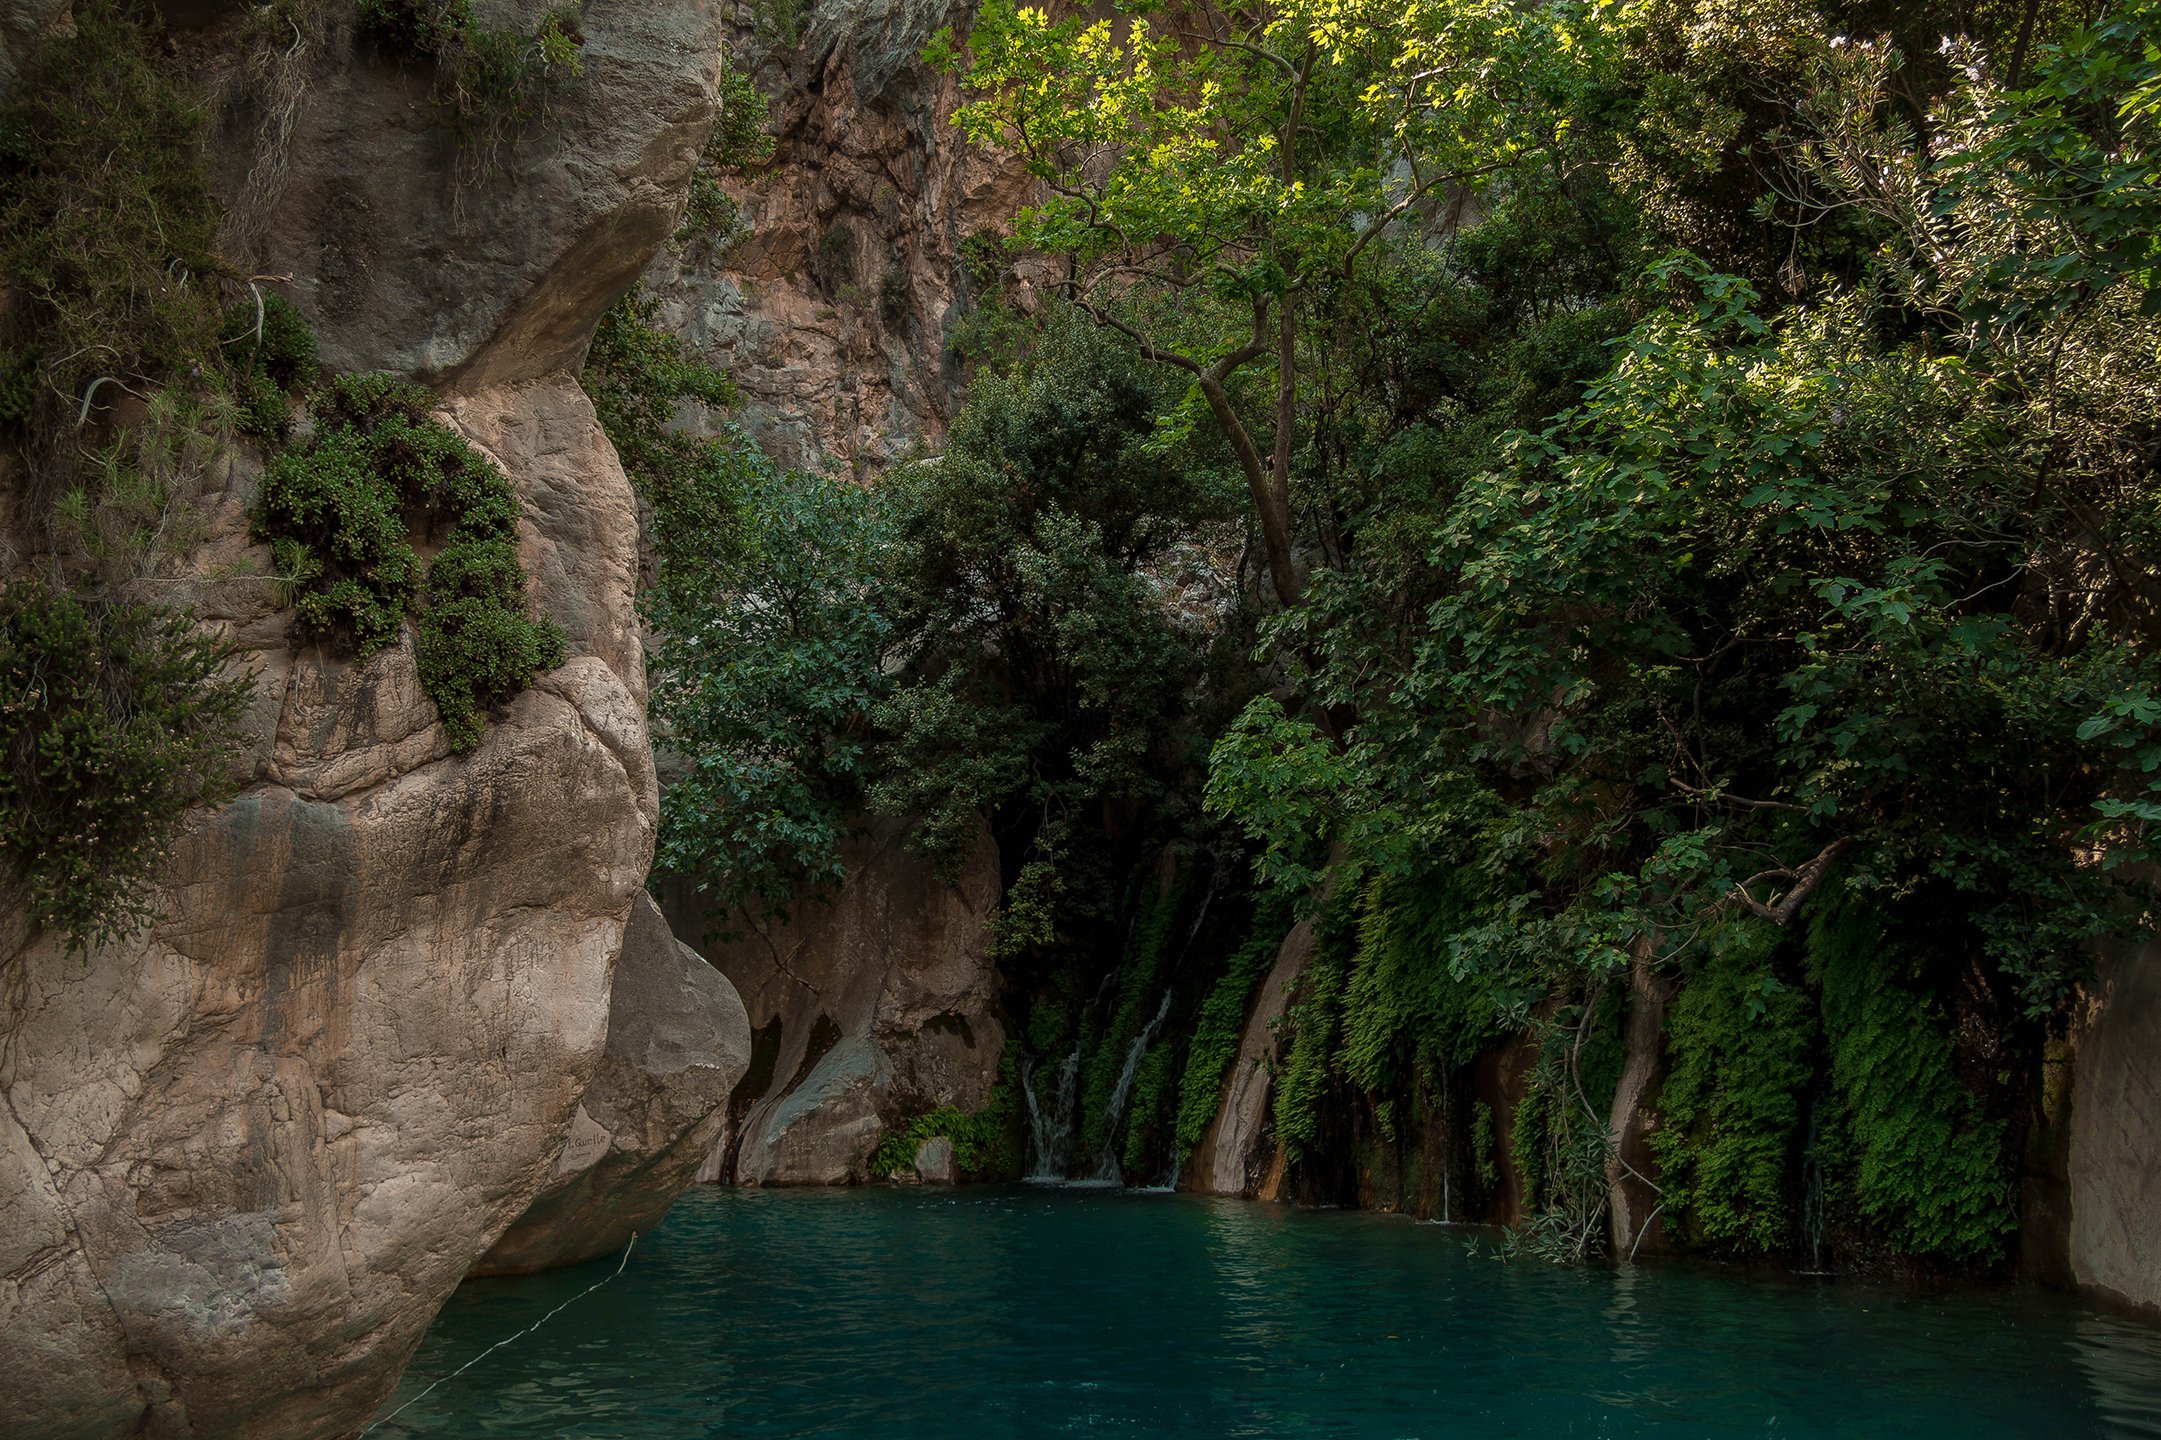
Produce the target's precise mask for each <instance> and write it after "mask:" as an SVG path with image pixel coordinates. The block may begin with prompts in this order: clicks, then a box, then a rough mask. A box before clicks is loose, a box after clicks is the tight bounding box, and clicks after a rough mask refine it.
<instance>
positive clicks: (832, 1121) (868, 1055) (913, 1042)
mask: <svg viewBox="0 0 2161 1440" xmlns="http://www.w3.org/2000/svg"><path fill="white" fill-rule="evenodd" d="M905 836H906V831H905V828H904V827H903V826H901V825H899V824H897V823H894V822H890V821H887V822H881V823H879V824H878V825H876V826H875V827H874V828H872V829H871V830H870V831H869V832H867V833H865V834H863V835H860V836H858V837H856V838H855V839H853V840H851V841H850V842H849V843H848V844H847V846H846V849H845V852H844V857H845V860H846V863H847V875H848V878H847V881H846V882H845V883H844V884H843V885H842V886H841V887H840V889H839V891H838V892H837V893H836V894H834V895H833V896H831V897H829V898H825V899H816V898H813V899H807V900H804V901H801V902H799V903H798V904H797V905H796V906H795V907H794V909H793V912H792V913H791V915H790V916H789V918H788V919H786V920H784V921H781V922H778V923H775V924H772V925H767V926H762V927H760V928H758V929H757V930H755V931H753V932H752V933H748V934H744V935H739V936H737V937H735V938H733V939H723V940H722V941H721V943H718V944H715V945H713V946H711V947H709V949H708V951H707V953H708V954H710V955H711V956H712V959H713V963H714V964H715V965H717V966H719V967H720V969H721V970H722V972H723V973H725V974H726V975H727V977H728V978H729V979H730V980H731V981H733V982H734V984H735V987H736V989H737V990H738V991H740V992H741V994H742V996H743V1004H744V1006H745V1007H746V1008H747V1009H748V1011H749V1012H750V1024H751V1030H752V1036H753V1041H754V1045H753V1057H752V1064H751V1069H750V1073H749V1075H748V1076H747V1077H746V1078H745V1080H744V1082H743V1084H742V1086H741V1087H740V1088H739V1089H738V1091H737V1093H736V1095H735V1097H734V1100H733V1103H732V1106H731V1123H730V1125H729V1128H728V1130H727V1131H726V1133H725V1134H724V1135H723V1137H722V1141H721V1143H720V1144H719V1145H718V1146H716V1147H715V1148H714V1151H713V1153H712V1155H711V1156H710V1157H709V1159H708V1161H707V1163H706V1165H705V1167H704V1169H703V1170H702V1172H701V1178H703V1179H706V1180H717V1181H722V1182H731V1183H737V1184H745V1185H841V1184H848V1183H852V1182H855V1181H861V1180H864V1179H867V1178H869V1173H870V1161H871V1156H872V1154H873V1153H874V1152H875V1151H876V1150H877V1148H878V1142H879V1141H880V1139H882V1138H883V1136H884V1135H885V1133H886V1131H887V1129H888V1128H889V1127H890V1126H891V1125H893V1124H896V1123H900V1122H904V1121H906V1120H907V1119H909V1118H910V1117H912V1116H915V1115H919V1114H923V1113H925V1112H927V1111H930V1110H934V1109H937V1108H938V1107H940V1106H944V1105H950V1106H952V1107H953V1108H955V1109H958V1110H975V1109H979V1108H981V1107H982V1106H983V1105H984V1104H986V1103H987V1102H988V1101H989V1100H990V1098H991V1090H992V1088H993V1086H995V1085H996V1083H997V1079H998V1062H999V1059H1000V1057H1001V1056H1002V1055H1003V1054H1004V1053H1005V1030H1004V1027H1003V1026H1002V1025H1001V1023H1000V1022H999V1019H998V1014H997V1011H998V1004H997V994H998V979H997V973H996V970H995V968H994V967H993V965H992V964H991V961H990V956H989V949H990V946H989V940H990V931H989V924H990V919H991V914H992V911H993V910H994V908H995V907H996V905H997V902H998V896H999V883H998V852H997V846H996V844H995V842H994V841H993V840H992V839H991V836H990V830H989V827H988V826H986V827H984V829H983V830H982V832H981V833H980V835H979V836H978V839H977V844H976V848H975V851H974V853H973V854H972V856H971V857H970V859H969V860H968V863H967V864H966V865H965V866H964V867H963V868H962V870H961V873H960V875H959V877H958V878H957V880H954V881H951V882H949V881H947V880H946V879H945V878H943V877H942V876H941V875H940V874H939V873H938V869H937V867H936V866H935V865H933V864H932V863H931V862H930V861H928V860H926V859H924V858H923V857H922V856H920V855H917V854H915V853H913V852H912V851H910V850H909V849H908V848H907V846H906V844H905ZM663 893H664V898H665V899H666V900H667V901H668V902H669V904H670V906H671V909H670V913H671V916H672V917H673V918H674V919H675V921H676V929H677V930H678V931H679V932H683V933H691V934H704V933H706V932H708V931H717V930H722V929H724V928H725V927H726V926H727V925H728V924H729V923H730V922H729V920H728V919H727V917H717V916H710V915H707V914H705V913H704V912H702V911H701V910H700V909H699V908H698V906H697V904H696V897H695V896H693V895H689V894H685V893H682V892H680V891H673V892H663Z"/></svg>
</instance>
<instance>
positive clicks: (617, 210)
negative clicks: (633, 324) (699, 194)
mask: <svg viewBox="0 0 2161 1440" xmlns="http://www.w3.org/2000/svg"><path fill="white" fill-rule="evenodd" d="M549 8H550V7H549V4H548V3H547V0H494V3H486V4H481V5H476V6H475V7H474V9H475V13H476V15H477V17H478V19H479V20H480V21H481V23H484V24H488V25H493V26H498V27H503V28H509V29H516V30H520V31H524V32H528V33H529V32H531V31H532V30H534V29H535V28H536V27H537V26H538V25H539V24H540V22H541V21H542V20H543V19H544V18H545V16H546V14H547V12H548V10H549ZM579 15H580V28H581V30H582V33H583V34H584V37H585V44H584V46H583V47H582V48H581V50H580V52H579V53H580V57H581V63H582V67H583V73H582V74H581V75H578V76H576V77H568V76H558V77H555V78H550V79H548V80H547V81H546V82H545V89H544V92H543V95H542V100H543V106H544V109H543V113H542V114H541V116H540V118H538V119H536V120H534V121H532V122H531V123H529V124H527V125H525V126H523V127H521V128H519V129H517V130H516V131H515V132H512V133H509V134H506V135H505V136H503V137H502V138H501V140H500V142H499V143H497V144H495V145H494V146H492V147H491V146H490V145H488V144H487V143H485V142H483V141H474V140H470V139H469V140H465V141H460V140H458V139H456V138H455V137H453V136H452V135H451V133H450V132H449V131H448V130H447V129H446V127H445V126H444V125H443V123H442V118H443V116H442V111H441V108H440V107H439V106H438V105H437V103H436V102H435V100H434V99H433V97H432V91H433V88H434V85H435V74H434V69H433V62H431V61H429V60H427V59H425V58H419V57H413V56H401V55H395V54H386V53H383V51H382V49H381V46H380V45H379V44H378V43H377V42H376V41H374V40H373V39H371V38H369V37H365V36H361V37H356V36H355V35H354V33H353V30H352V26H351V24H350V22H349V21H348V20H346V19H343V18H340V19H339V20H338V21H336V22H334V23H333V24H332V25H331V26H330V27H329V29H328V31H327V33H326V34H325V36H324V37H323V39H322V41H321V43H320V44H319V45H318V46H317V47H316V54H315V55H314V56H313V57H312V59H311V62H310V63H309V64H308V66H307V69H306V71H305V74H304V77H303V78H302V80H301V81H300V83H299V85H298V90H299V100H298V111H297V118H296V119H295V121H294V124H293V127H292V130H291V133H290V136H289V137H288V138H286V139H284V140H283V141H281V142H279V143H278V144H277V145H276V146H274V147H272V146H268V145H265V144H263V143H262V141H261V138H260V137H261V135H262V127H261V124H260V120H261V117H260V116H259V115H257V114H256V113H255V112H254V111H253V110H252V109H251V108H249V107H246V106H241V107H239V108H237V109H236V110H235V112H234V117H233V119H234V133H233V134H232V135H231V136H230V137H229V142H230V143H228V144H227V145H226V146H225V147H224V149H225V154H226V157H227V161H228V163H227V166H226V169H227V171H228V179H227V184H228V188H229V190H230V191H231V192H232V194H233V197H234V203H233V208H234V217H233V224H232V229H233V232H234V234H235V236H236V237H237V239H238V242H239V247H240V248H242V249H243V250H245V251H246V252H248V253H247V258H248V259H249V261H250V262H251V263H253V264H255V265H256V266H257V267H258V268H259V269H260V270H262V271H263V272H265V273H270V274H279V275H288V274H289V275H291V276H292V277H293V278H292V281H291V283H290V284H289V285H288V286H286V287H284V288H285V290H286V293H287V294H288V295H290V296H291V298H292V299H294V300H295V301H296V302H297V303H298V304H299V306H300V308H301V309H302V311H304V312H305V313H306V314H307V315H308V316H309V318H310V319H311V320H312V321H314V323H315V324H316V327H317V340H318V343H319V345H320V349H321V353H322V357H323V359H324V361H325V362H326V363H328V364H330V365H333V366H336V367H338V368H341V369H352V370H360V369H388V370H397V371H401V372H405V373H408V374H412V375H416V376H420V377H423V378H428V379H431V380H437V381H442V380H449V381H452V382H454V383H455V385H456V387H457V388H461V389H471V388H475V387H476V386H478V385H482V384H503V383H509V382H515V381H521V380H530V379H534V378H537V377H540V376H544V375H549V374H553V373H556V372H558V371H561V370H564V369H566V368H568V369H574V368H575V367H576V366H577V364H578V363H579V361H580V360H581V358H582V357H583V355H584V349H585V345H586V342H587V340H588V339H589V338H590V335H591V332H592V324H593V319H594V317H596V316H598V315H599V314H600V313H601V312H602V311H604V310H605V309H606V308H607V307H608V306H609V305H610V304H612V303H614V301H615V298H616V297H617V296H618V295H620V294H621V293H622V292H623V290H624V289H625V288H626V287H627V286H628V285H629V284H630V283H631V281H632V280H633V279H634V278H635V277H636V276H637V274H638V272H639V270H641V269H642V268H643V267H644V266H645V264H646V262H647V260H648V259H649V258H650V257H651V255H652V254H653V251H654V249H655V248H656V247H657V246H658V245H659V243H660V241H661V239H662V238H663V237H665V236H666V235H667V234H668V232H669V230H670V229H672V228H673V226H674V224H675V217H676V214H677V212H678V211H679V210H680V209H681V206H682V200H683V195H684V193H685V191H686V188H687V187H688V184H689V179H690V172H691V168H692V167H693V166H694V165H695V164H696V163H697V157H698V152H699V150H700V149H701V148H702V147H703V145H704V144H705V140H706V137H707V135H708V134H710V133H711V130H712V122H713V107H714V100H715V91H714V81H715V73H716V70H717V67H718V63H719V55H720V21H719V12H718V7H717V6H716V5H715V4H714V3H713V0H665V3H640V0H589V3H587V4H585V5H583V6H582V7H580V11H579ZM266 156H267V157H268V158H269V159H270V161H271V162H272V163H270V164H268V165H266V164H264V160H265V158H266ZM251 175H252V176H253V177H254V178H253V180H252V182H251V181H250V178H249V177H250V176H251Z"/></svg>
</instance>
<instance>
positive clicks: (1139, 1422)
mask: <svg viewBox="0 0 2161 1440" xmlns="http://www.w3.org/2000/svg"><path fill="white" fill-rule="evenodd" d="M615 1263H616V1262H615V1261H614V1260H612V1259H611V1260H608V1261H604V1262H600V1263H597V1264H595V1265H591V1266H585V1267H582V1268H580V1269H578V1270H572V1271H561V1272H557V1273H555V1274H552V1275H539V1276H531V1277H527V1278H524V1279H518V1280H485V1281H477V1282H474V1283H472V1284H469V1285H467V1286H465V1287H464V1288H463V1289H461V1290H460V1291H459V1292H458V1293H457V1295H456V1296H455V1297H453V1298H452V1300H451V1302H450V1304H449V1305H448V1306H447V1307H446V1308H445V1309H444V1311H443V1314H442V1317H441V1318H440V1319H439V1320H438V1321H437V1322H436V1324H435V1326H434V1328H433V1329H432V1330H430V1331H429V1333H428V1337H427V1339H426V1341H425V1343H423V1345H422V1346H421V1349H420V1353H419V1355H418V1356H417V1357H416V1358H415V1360H414V1362H413V1366H412V1369H411V1370H410V1371H409V1372H408V1374H407V1376H406V1380H405V1383H404V1385H403V1386H402V1387H401V1388H400V1391H399V1394H398V1396H397V1397H396V1398H395V1399H394V1400H393V1401H392V1403H391V1406H389V1407H386V1413H387V1411H388V1410H389V1409H393V1408H395V1407H396V1406H398V1405H401V1404H405V1403H406V1402H407V1401H408V1400H410V1399H411V1397H413V1396H415V1395H417V1394H418V1393H419V1392H420V1391H421V1389H422V1388H423V1387H425V1386H426V1385H427V1384H428V1383H429V1382H430V1381H432V1380H435V1379H437V1378H439V1377H442V1376H445V1375H447V1374H449V1373H450V1372H451V1371H453V1370H455V1369H456V1368H457V1367H458V1366H460V1365H462V1364H464V1363H466V1362H467V1361H468V1360H470V1359H472V1357H474V1356H475V1355H477V1354H479V1353H480V1352H481V1351H482V1350H484V1349H486V1348H487V1347H488V1346H489V1345H491V1344H493V1343H495V1342H496V1341H497V1340H499V1339H501V1338H502V1337H503V1336H505V1335H508V1334H512V1333H514V1332H515V1331H517V1330H519V1329H521V1328H523V1327H525V1326H527V1325H530V1324H532V1323H533V1322H534V1321H535V1320H537V1319H539V1318H540V1317H541V1316H542V1315H544V1314H546V1313H547V1311H548V1310H549V1309H551V1308H552V1307H554V1306H556V1305H558V1304H561V1303H562V1302H563V1301H564V1300H565V1299H568V1298H569V1297H571V1296H573V1295H576V1294H577V1293H578V1292H579V1291H580V1290H583V1289H585V1288H586V1287H587V1286H589V1285H591V1284H592V1283H593V1282H594V1281H595V1280H597V1279H601V1278H603V1277H605V1276H606V1275H607V1274H608V1272H609V1270H610V1269H612V1268H613V1267H614V1265H615ZM873 1432H875V1433H877V1434H879V1435H881V1436H889V1437H925V1440H932V1437H948V1436H950V1437H956V1440H958V1437H970V1440H973V1437H979V1436H1006V1435H1011V1436H1060V1435H1078V1434H1088V1435H1113V1436H1116V1435H1129V1436H1155V1435H1210V1436H1238V1437H1244V1436H1254V1437H1260V1436H1315V1437H1322V1436H1325V1437H1343V1440H1368V1437H1371V1440H1407V1437H1448V1440H1458V1437H1473V1436H1583V1437H1632V1436H1649V1435H1656V1436H1728V1435H1732V1436H1742V1435H1746V1436H1763V1437H1777V1440H1797V1437H1813V1436H1902V1437H1904V1436H1913V1437H1957V1440H1972V1437H1991V1436H2003V1437H2012V1436H2017V1437H2030V1436H2047V1437H2057V1436H2157V1437H2161V1331H2156V1330H2154V1329H2153V1328H2152V1327H2149V1326H2144V1325H2141V1324H2139V1323H2137V1322H2135V1321H2128V1320H2122V1319H2118V1318H2115V1317H2113V1316H2109V1315H2104V1314H2101V1313H2099V1312H2096V1311H2094V1310H2091V1309H2088V1308H2086V1307H2084V1306H2081V1305H2078V1304H2076V1303H2074V1302H2072V1301H2070V1300H2068V1299H2066V1298H2064V1297H2061V1296H2055V1295H2048V1294H2041V1293H2036V1292H2033V1291H2027V1290H1979V1289H1963V1290H1952V1291H1940V1290H1939V1291H1929V1292H1921V1291H1914V1290H1907V1289H1900V1288H1894V1287H1888V1286H1877V1285H1863V1284H1854V1283H1824V1282H1821V1281H1809V1280H1799V1279H1792V1278H1786V1277H1775V1276H1764V1275H1760V1274H1744V1273H1739V1272H1732V1271H1725V1270H1719V1269H1715V1268H1712V1267H1699V1266H1683V1265H1659V1266H1644V1267H1639V1268H1636V1269H1632V1270H1604V1269H1595V1270H1556V1269H1550V1268H1546V1267H1542V1266H1531V1265H1522V1264H1517V1265H1504V1264H1502V1263H1500V1262H1499V1261H1498V1260H1496V1259H1494V1258H1492V1253H1491V1244H1490V1241H1489V1240H1488V1239H1486V1238H1485V1237H1483V1236H1481V1235H1480V1234H1478V1233H1477V1232H1472V1231H1465V1230H1462V1229H1455V1228H1446V1227H1436V1226H1422V1225H1413V1224H1410V1223H1407V1222H1404V1221H1401V1220H1396V1219H1392V1218H1389V1217H1385V1216H1374V1215H1362V1214H1356V1213H1351V1212H1342V1211H1331V1212H1314V1211H1301V1210H1292V1209H1287V1208H1284V1207H1278V1206H1263V1205H1249V1204H1244V1203H1240V1202H1236V1201H1210V1200H1201V1199H1196V1198H1192V1197H1184V1196H1166V1195H1135V1194H1131V1193H1119V1192H1106V1191H1101V1190H1098V1191H1095V1192H1093V1193H1076V1192H1074V1191H1071V1190H1063V1189H1053V1188H1040V1187H1027V1188H1023V1187H1015V1188H1013V1189H970V1190H959V1191H926V1190H892V1189H870V1190H852V1191H822V1192H821V1191H727V1190H710V1189H706V1190H699V1191H696V1192H694V1193H693V1194H691V1195H689V1196H687V1197H685V1199H684V1200H683V1201H682V1203H680V1204H679V1205H677V1206H676V1208H675V1212H674V1213H673V1214H672V1215H671V1216H670V1217H669V1219H668V1222H667V1223H666V1224H665V1225H663V1226H662V1227H661V1228H660V1229H659V1230H658V1231H656V1232H655V1233H654V1234H653V1235H652V1236H650V1237H648V1238H647V1239H645V1240H643V1241H641V1242H640V1243H639V1245H638V1248H637V1250H636V1252H635V1253H634V1254H633V1256H632V1258H631V1261H630V1264H629V1266H628V1268H627V1269H626V1270H625V1271H624V1273H623V1274H622V1276H621V1277H620V1278H619V1279H617V1280H615V1281H614V1282H613V1283H611V1284H609V1285H607V1286H606V1287H605V1288H603V1289H600V1290H598V1291H596V1292H594V1293H593V1294H591V1295H588V1296H585V1297H584V1298H583V1299H580V1300H578V1301H577V1303H576V1304H574V1305H572V1306H571V1307H570V1308H569V1309H567V1310H565V1311H564V1312H563V1313H562V1314H560V1315H558V1316H556V1317H555V1318H554V1319H553V1320H551V1321H549V1322H548V1324H547V1325H546V1326H545V1327H543V1328H542V1329H541V1330H540V1331H538V1332H537V1333H535V1334H533V1335H531V1336H528V1337H526V1338H525V1339H523V1340H520V1341H518V1342H516V1343H515V1344H512V1345H509V1346H506V1347H505V1348H503V1349H502V1350H501V1351H498V1352H497V1353H495V1354H493V1355H490V1356H489V1357H488V1358H487V1359H485V1360H483V1361H481V1362H480V1363H479V1364H477V1365H475V1366H474V1367H473V1368H472V1369H471V1370H469V1371H467V1372H466V1373H465V1374H463V1375H461V1376H459V1377H457V1378H456V1379H454V1380H451V1381H449V1382H447V1383H446V1384H444V1385H443V1386H441V1388H439V1389H437V1390H435V1391H434V1392H433V1393H431V1394H429V1395H427V1396H426V1397H425V1398H423V1399H420V1400H419V1401H418V1402H417V1403H414V1404H412V1405H411V1406H410V1408H408V1409H406V1410H404V1411H403V1412H402V1413H399V1414H398V1415H397V1418H396V1419H394V1420H392V1421H390V1422H389V1423H387V1424H385V1425H384V1426H382V1428H380V1429H379V1430H377V1431H376V1432H375V1433H376V1434H377V1435H379V1436H445V1437H447V1436H476V1435H477V1436H513V1437H541V1436H547V1437H555V1436H579V1437H603V1436H605V1437H611V1440H690V1437H706V1436H712V1437H721V1436H726V1437H731V1440H734V1437H744V1440H753V1437H768V1436H811V1435H831V1436H849V1435H868V1434H871V1433H873Z"/></svg>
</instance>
